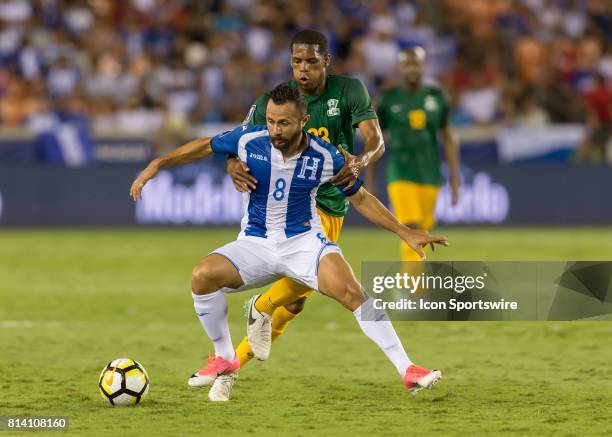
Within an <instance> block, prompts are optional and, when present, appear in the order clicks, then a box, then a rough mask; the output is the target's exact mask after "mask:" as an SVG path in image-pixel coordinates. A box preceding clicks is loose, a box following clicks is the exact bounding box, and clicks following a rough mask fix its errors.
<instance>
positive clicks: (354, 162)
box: [330, 147, 365, 191]
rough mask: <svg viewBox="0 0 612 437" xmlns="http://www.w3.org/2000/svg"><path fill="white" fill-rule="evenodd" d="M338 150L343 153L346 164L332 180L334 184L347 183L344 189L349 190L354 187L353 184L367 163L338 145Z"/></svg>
mask: <svg viewBox="0 0 612 437" xmlns="http://www.w3.org/2000/svg"><path fill="white" fill-rule="evenodd" d="M338 150H339V151H340V153H342V156H344V166H343V167H342V168H341V169H340V171H339V172H338V174H336V176H334V177H333V178H332V179H331V180H330V182H331V183H332V184H334V185H345V184H346V187H345V188H344V191H347V190H350V189H351V188H353V185H355V182H357V177H359V173H360V172H361V170H363V168H364V167H365V163H364V162H363V160H362V159H360V158H359V157H358V156H355V155H351V154H350V153H349V152H347V151H346V150H344V149H343V148H342V147H338Z"/></svg>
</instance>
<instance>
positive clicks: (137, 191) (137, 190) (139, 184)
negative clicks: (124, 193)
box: [130, 163, 159, 202]
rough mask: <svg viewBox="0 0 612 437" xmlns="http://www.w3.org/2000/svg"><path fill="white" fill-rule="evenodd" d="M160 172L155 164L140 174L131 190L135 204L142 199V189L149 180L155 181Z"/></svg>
mask: <svg viewBox="0 0 612 437" xmlns="http://www.w3.org/2000/svg"><path fill="white" fill-rule="evenodd" d="M158 172H159V168H158V167H157V165H156V164H153V163H151V164H149V165H148V166H147V168H145V169H144V170H143V171H142V172H140V174H139V175H138V177H137V178H136V180H135V181H134V182H133V183H132V187H131V188H130V196H132V199H134V201H135V202H136V201H138V200H140V199H142V188H143V187H144V186H145V184H146V183H147V182H148V181H149V180H151V179H153V178H154V177H155V176H156V175H157V173H158Z"/></svg>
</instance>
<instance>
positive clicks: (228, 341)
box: [191, 291, 236, 360]
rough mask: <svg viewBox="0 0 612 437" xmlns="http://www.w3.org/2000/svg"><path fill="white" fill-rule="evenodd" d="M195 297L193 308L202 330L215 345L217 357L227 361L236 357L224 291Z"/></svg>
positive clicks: (193, 294) (195, 295)
mask: <svg viewBox="0 0 612 437" xmlns="http://www.w3.org/2000/svg"><path fill="white" fill-rule="evenodd" d="M191 294H192V296H193V306H194V308H195V311H196V314H197V316H198V319H200V323H201V324H202V328H204V331H206V334H208V337H209V338H210V339H211V341H212V342H213V344H214V345H215V355H216V356H218V357H222V358H224V359H226V360H232V359H234V357H235V356H236V353H235V352H234V346H233V345H232V336H231V335H230V330H229V326H228V324H227V301H226V300H225V294H224V293H223V292H222V291H215V292H214V293H209V294H202V295H198V294H195V293H191Z"/></svg>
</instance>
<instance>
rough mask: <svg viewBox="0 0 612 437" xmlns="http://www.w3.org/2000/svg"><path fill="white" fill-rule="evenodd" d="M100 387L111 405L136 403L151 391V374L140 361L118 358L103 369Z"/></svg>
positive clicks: (103, 395)
mask: <svg viewBox="0 0 612 437" xmlns="http://www.w3.org/2000/svg"><path fill="white" fill-rule="evenodd" d="M98 388H99V389H100V394H101V395H102V397H103V398H104V399H106V400H107V401H109V402H110V403H111V405H135V404H138V403H139V402H142V401H143V400H144V398H145V397H146V396H147V393H148V392H149V375H148V374H147V371H146V370H145V368H144V367H143V366H142V364H140V363H139V362H137V361H134V360H132V359H130V358H117V359H116V360H113V361H111V362H110V363H108V364H107V365H106V366H105V367H104V369H102V373H100V380H99V381H98Z"/></svg>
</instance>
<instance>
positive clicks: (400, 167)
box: [377, 86, 448, 185]
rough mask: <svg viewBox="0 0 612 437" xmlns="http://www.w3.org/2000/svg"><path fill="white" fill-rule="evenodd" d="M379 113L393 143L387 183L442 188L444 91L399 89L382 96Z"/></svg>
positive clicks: (393, 89) (445, 120) (444, 117)
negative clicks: (408, 182) (440, 132)
mask: <svg viewBox="0 0 612 437" xmlns="http://www.w3.org/2000/svg"><path fill="white" fill-rule="evenodd" d="M377 112H378V116H379V119H380V126H381V128H383V129H388V130H389V134H390V140H391V141H390V147H388V148H387V150H388V151H389V159H388V161H387V182H388V183H389V182H394V181H397V180H404V181H412V182H416V183H420V184H429V185H442V183H443V181H442V173H441V171H440V150H439V147H438V131H439V130H440V129H441V128H444V127H445V126H446V125H447V124H448V105H447V103H446V99H445V98H444V96H443V94H442V91H441V90H440V89H438V88H434V87H429V86H424V87H422V88H420V89H418V90H417V91H407V90H406V89H404V88H402V87H399V86H397V87H394V88H392V89H390V90H388V91H385V92H383V93H382V94H381V97H380V102H379V106H378V110H377Z"/></svg>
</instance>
